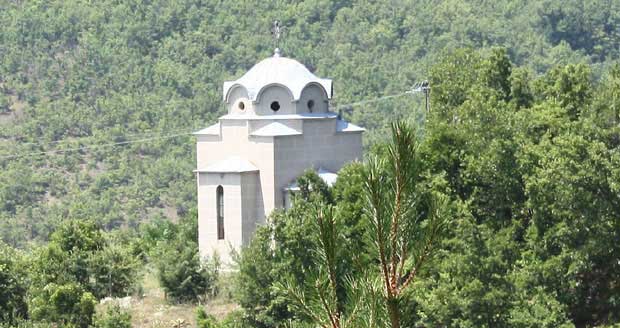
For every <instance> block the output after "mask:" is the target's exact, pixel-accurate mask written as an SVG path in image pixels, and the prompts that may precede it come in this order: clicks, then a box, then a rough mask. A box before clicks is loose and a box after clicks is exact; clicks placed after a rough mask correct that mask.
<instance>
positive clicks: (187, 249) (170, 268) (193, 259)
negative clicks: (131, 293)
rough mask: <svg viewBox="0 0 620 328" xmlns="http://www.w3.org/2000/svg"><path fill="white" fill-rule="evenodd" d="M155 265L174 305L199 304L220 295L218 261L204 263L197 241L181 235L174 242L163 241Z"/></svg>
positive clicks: (161, 282) (167, 294)
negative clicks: (193, 302)
mask: <svg viewBox="0 0 620 328" xmlns="http://www.w3.org/2000/svg"><path fill="white" fill-rule="evenodd" d="M196 230H197V229H196ZM155 263H156V266H157V276H158V278H159V282H160V284H161V286H162V288H163V289H164V291H165V292H166V297H169V298H170V299H171V300H173V301H176V302H180V301H197V300H201V299H205V298H206V297H208V296H213V295H215V293H216V292H217V290H216V288H215V282H216V280H217V277H218V264H217V261H216V260H215V259H212V260H207V259H201V258H200V254H199V252H198V243H197V242H196V240H195V239H188V238H186V237H185V236H184V235H183V234H181V233H179V234H178V235H177V236H175V237H174V239H172V240H167V241H162V242H161V243H160V244H159V246H158V250H157V253H156V260H155Z"/></svg>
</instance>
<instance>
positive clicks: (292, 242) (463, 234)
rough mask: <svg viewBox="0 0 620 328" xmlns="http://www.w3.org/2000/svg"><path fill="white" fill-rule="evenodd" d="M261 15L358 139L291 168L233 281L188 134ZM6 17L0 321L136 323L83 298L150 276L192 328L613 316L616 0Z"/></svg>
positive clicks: (248, 46)
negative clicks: (325, 157) (205, 245)
mask: <svg viewBox="0 0 620 328" xmlns="http://www.w3.org/2000/svg"><path fill="white" fill-rule="evenodd" d="M275 19H279V20H281V21H282V23H283V25H284V26H285V36H284V39H283V41H282V43H281V48H283V51H284V54H285V55H286V56H289V57H293V58H295V59H298V60H299V61H300V62H302V63H304V64H306V65H307V66H308V67H309V68H310V69H311V70H312V71H314V72H316V74H317V75H318V76H324V77H329V78H332V79H333V80H334V83H335V90H334V95H335V100H334V103H333V104H332V105H333V106H334V108H335V106H340V105H346V104H350V103H357V104H356V105H352V106H346V108H345V109H346V110H345V111H344V115H345V118H347V119H349V120H351V121H353V122H354V123H356V124H359V125H362V126H364V127H366V128H367V129H368V132H367V133H366V135H365V146H366V150H367V154H368V159H367V161H365V162H364V163H354V164H352V165H349V166H347V167H346V168H344V169H343V170H342V172H341V174H340V177H339V179H338V181H337V182H336V184H335V185H334V186H333V187H328V186H326V185H325V184H323V183H322V181H321V180H320V179H319V178H318V177H317V176H316V175H314V174H312V173H310V172H309V173H308V174H307V175H304V176H303V177H302V178H301V179H300V180H299V181H298V183H299V185H300V188H301V193H300V195H299V196H298V197H297V198H296V199H295V201H294V205H293V207H292V208H291V209H290V210H287V211H276V212H275V213H274V214H273V215H272V217H271V218H270V224H269V225H267V226H264V227H262V228H260V229H259V230H258V232H257V234H256V237H255V238H254V239H253V241H252V242H251V244H250V245H249V246H248V247H247V248H245V249H243V250H242V252H241V254H239V257H238V269H239V271H238V273H235V274H231V275H223V274H221V273H220V272H219V271H218V269H219V267H218V261H217V258H212V259H208V260H207V262H201V259H199V258H198V252H197V245H196V240H197V236H196V234H197V227H196V195H195V194H196V188H195V179H194V176H193V173H192V170H193V169H194V168H195V150H194V146H195V140H194V139H193V137H192V136H191V135H190V134H189V133H191V132H192V131H195V130H197V129H198V128H202V127H205V126H207V125H209V124H212V123H213V122H214V121H215V119H216V118H217V117H218V116H219V115H221V114H222V113H223V110H224V108H223V106H222V102H221V87H222V83H223V81H225V80H230V79H232V78H235V77H238V76H240V75H241V74H243V73H244V72H245V71H246V70H248V69H249V68H250V67H251V66H252V65H253V64H255V63H256V62H258V61H259V60H261V59H262V58H264V57H267V56H270V55H271V54H272V52H273V48H274V42H273V40H272V38H271V35H270V32H269V29H270V27H271V24H272V22H273V21H274V20H275ZM0 26H2V28H1V29H0V239H1V240H2V242H0V327H4V326H8V327H11V326H19V327H51V326H54V327H57V326H61V327H89V326H95V327H102V328H103V327H129V326H130V322H132V321H131V320H132V319H131V315H132V313H129V312H126V311H125V310H122V309H120V308H118V307H114V306H111V307H107V308H103V307H102V305H97V304H98V302H99V301H100V300H102V299H104V298H105V297H123V296H126V295H133V297H134V298H136V299H142V298H143V297H144V295H145V294H148V293H145V292H144V283H143V282H142V279H141V278H140V277H141V276H142V275H143V274H144V273H145V272H146V273H147V275H150V274H152V275H153V276H155V280H157V282H158V284H159V286H160V287H161V289H162V290H163V292H164V293H165V298H166V299H165V302H169V303H171V304H176V303H184V304H189V306H191V307H194V306H196V305H198V312H197V314H196V321H195V324H196V326H197V327H200V328H207V327H210V328H214V327H226V328H233V327H259V328H275V327H303V328H307V327H313V328H314V327H316V326H317V325H319V326H321V327H330V328H340V327H355V328H359V327H368V328H370V327H388V326H389V327H519V328H530V327H606V326H614V325H616V326H617V325H618V322H620V317H619V316H618V314H619V313H620V243H619V241H620V221H619V219H618V218H620V198H619V196H618V195H619V194H620V193H619V192H620V169H619V167H620V154H619V152H618V147H619V146H620V134H619V132H620V131H619V128H618V123H619V122H620V116H619V113H620V112H619V111H620V65H619V64H618V60H619V59H620V58H619V57H620V28H619V26H620V2H618V1H616V0H607V1H605V0H595V1H582V0H568V1H561V0H543V1H511V0H499V1H463V0H448V1H430V0H420V1H399V0H392V1H380V2H368V1H322V0H317V1H305V2H294V3H289V2H269V1H257V2H250V1H200V0H194V1H191V0H180V1H111V0H101V1H9V0H0ZM422 80H429V81H430V84H431V87H432V92H431V112H430V113H428V114H425V113H424V110H423V99H421V98H422V96H421V95H416V94H414V95H404V94H403V93H404V92H405V91H407V90H409V89H411V87H412V85H414V84H415V83H417V82H419V81H422ZM390 95H398V96H396V97H389V98H385V99H384V100H382V101H373V100H375V99H377V98H381V97H383V96H390ZM366 101H367V102H366ZM398 120H402V121H405V122H409V123H398V124H393V125H392V123H393V122H396V121H398ZM397 191H398V192H397ZM218 295H219V296H218ZM214 297H225V298H226V299H232V300H233V301H234V302H235V303H236V304H238V306H239V308H238V309H237V310H236V311H234V312H232V313H230V314H228V315H227V316H225V318H224V319H223V320H220V321H218V320H216V319H215V318H214V317H213V316H211V315H210V314H208V313H206V312H205V311H204V307H203V306H202V305H203V304H204V302H209V301H211V300H212V299H213V298H214ZM133 315H134V317H133V319H134V321H133V323H134V324H135V323H136V314H135V313H133ZM24 320H25V321H24ZM169 326H175V327H185V326H183V325H182V324H180V323H178V324H174V325H173V324H170V325H166V324H162V325H160V326H157V325H155V324H154V323H153V324H151V325H149V327H169ZM186 326H187V325H186Z"/></svg>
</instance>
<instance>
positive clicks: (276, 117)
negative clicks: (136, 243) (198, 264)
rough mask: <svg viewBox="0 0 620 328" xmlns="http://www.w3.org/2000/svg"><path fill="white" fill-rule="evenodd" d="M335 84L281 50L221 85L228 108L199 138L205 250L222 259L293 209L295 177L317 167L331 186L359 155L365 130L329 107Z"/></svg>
mask: <svg viewBox="0 0 620 328" xmlns="http://www.w3.org/2000/svg"><path fill="white" fill-rule="evenodd" d="M332 93H333V91H332V81H331V80H329V79H322V78H318V77H316V76H315V75H314V74H312V73H311V72H310V71H309V70H308V69H307V68H306V67H305V66H304V65H302V64H301V63H299V62H298V61H296V60H293V59H290V58H286V57H283V56H281V55H280V54H279V51H278V50H276V53H275V54H274V56H273V57H270V58H267V59H264V60H262V61H261V62H259V63H258V64H256V65H255V66H254V67H252V68H251V69H250V70H249V71H248V72H247V73H246V74H245V75H243V76H242V77H241V78H239V79H238V80H236V81H230V82H225V83H224V88H223V101H224V102H225V104H226V107H227V109H228V113H227V114H226V115H224V116H222V117H220V118H219V120H218V122H217V123H216V124H214V125H212V126H209V127H207V128H205V129H203V130H200V131H198V132H195V133H194V134H195V135H196V137H197V170H196V171H195V172H196V180H197V185H198V230H199V231H198V239H199V249H200V255H201V256H202V257H210V256H213V254H214V253H217V254H218V256H219V258H220V260H221V262H222V264H223V265H224V266H227V265H229V264H230V263H231V261H232V259H231V251H233V250H234V251H238V250H239V249H240V248H241V247H242V246H243V245H246V244H247V243H248V242H249V241H250V240H251V238H252V236H253V234H254V232H255V230H256V228H257V227H258V226H259V225H261V224H265V223H266V218H267V217H268V216H269V214H270V213H271V211H273V210H274V209H275V208H281V207H287V206H290V199H291V196H290V195H291V193H292V192H294V191H295V188H296V183H295V182H296V179H297V178H298V177H299V176H300V175H302V174H303V173H304V172H305V171H306V170H308V169H314V170H316V171H317V173H318V174H319V176H320V177H321V178H323V179H324V180H325V181H326V182H327V183H328V184H331V183H333V182H334V181H335V178H336V177H337V172H338V170H340V168H341V167H342V166H343V165H344V164H346V163H348V162H351V161H355V160H361V159H362V133H363V131H364V129H363V128H360V127H358V126H355V125H353V124H350V123H348V122H346V121H344V120H341V119H340V118H339V117H338V115H337V114H335V113H333V112H331V111H330V108H329V100H330V99H331V97H332Z"/></svg>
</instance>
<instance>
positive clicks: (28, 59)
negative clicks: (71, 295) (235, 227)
mask: <svg viewBox="0 0 620 328" xmlns="http://www.w3.org/2000/svg"><path fill="white" fill-rule="evenodd" d="M0 9H1V10H0V26H2V29H1V31H0V111H1V112H2V113H1V114H0V126H1V129H0V225H1V229H0V231H1V235H2V239H3V240H5V241H7V242H8V243H10V244H13V245H23V244H24V242H26V241H28V240H44V239H46V238H47V236H48V234H49V232H50V231H52V230H53V227H54V225H55V224H57V223H58V222H60V221H62V220H64V219H67V218H93V219H95V220H96V221H97V222H100V223H102V224H104V225H105V226H106V227H108V228H114V227H117V226H121V225H129V226H132V227H135V226H136V225H137V224H139V222H142V221H144V220H149V219H153V218H156V217H165V218H169V219H173V220H175V219H176V218H177V217H178V216H179V215H183V214H184V213H186V212H187V211H188V209H190V208H192V207H194V206H195V188H194V180H193V178H192V169H193V168H194V161H195V159H194V153H193V143H194V142H193V139H192V138H191V137H190V136H180V137H166V136H170V135H176V134H179V133H185V132H190V131H192V130H193V129H197V128H199V127H204V126H207V125H208V124H211V123H212V122H213V121H214V119H215V118H216V117H217V116H218V115H219V114H221V113H222V110H223V108H222V105H221V97H220V93H221V87H222V82H223V81H224V80H226V79H230V78H233V77H238V76H240V75H241V74H242V73H243V72H245V71H246V70H247V69H249V68H250V67H251V66H252V65H253V64H254V63H256V62H258V61H259V60H260V59H262V58H264V57H266V56H269V55H271V53H272V50H273V41H272V39H271V36H270V33H269V29H270V26H271V23H272V22H273V20H274V19H280V20H282V22H283V24H284V25H285V26H286V30H285V37H284V40H283V44H282V48H283V49H284V52H285V54H286V55H287V56H290V57H293V58H296V59H298V60H299V61H301V62H302V63H305V64H306V65H307V66H308V67H309V68H310V69H311V70H314V71H316V72H317V74H318V75H320V76H326V77H330V78H333V79H334V81H335V95H336V102H337V103H340V104H345V103H350V102H356V101H360V100H368V99H374V98H376V97H379V96H382V95H389V94H399V93H401V92H403V91H405V90H407V89H409V88H410V87H411V85H412V84H414V83H415V82H418V81H420V80H424V79H427V77H428V71H429V68H430V66H431V65H432V64H433V63H434V62H436V60H437V58H438V56H439V55H440V54H442V53H445V52H448V51H450V50H451V49H456V48H461V47H472V48H483V49H486V48H488V47H490V46H493V45H498V46H503V47H506V48H507V49H508V54H509V56H510V58H511V59H512V60H513V61H514V62H515V63H516V64H517V65H520V66H526V67H529V68H531V69H532V70H533V72H535V73H541V72H545V71H546V70H548V69H549V68H550V67H554V66H556V65H560V64H566V63H574V62H585V63H592V64H593V66H592V67H593V71H594V74H595V75H597V76H598V75H600V72H602V71H603V70H604V67H605V66H606V64H607V63H609V62H611V61H613V60H614V59H616V58H618V51H617V50H618V48H619V47H620V32H619V31H618V28H617V27H618V26H619V25H620V4H619V3H618V2H617V1H613V0H600V1H578V0H572V1H559V0H547V1H507V0H503V1H460V0H453V1H390V2H387V3H386V2H366V1H304V2H285V1H274V2H271V1H258V2H250V1H198V0H188V1H185V0H183V1H174V2H170V1H120V2H119V1H107V0H106V1H95V2H91V1H8V0H3V1H0ZM447 78H452V77H447ZM418 104H419V99H416V98H415V97H414V98H411V97H400V98H396V99H393V100H392V101H384V102H379V103H371V104H368V105H365V106H356V107H355V108H354V109H353V110H352V111H351V114H350V115H348V116H349V119H351V120H352V121H354V122H356V123H359V124H361V125H363V126H365V127H367V128H369V129H370V131H371V132H370V133H369V134H368V138H367V141H368V142H370V141H371V140H375V139H377V136H378V135H380V133H376V132H375V131H377V129H379V130H380V131H385V130H384V129H385V127H386V123H387V122H390V121H392V120H395V119H398V118H403V117H409V116H411V115H412V113H414V112H415V111H416V110H417V109H418V108H420V107H419V106H418ZM162 136H163V138H162V139H156V140H149V141H148V142H138V143H131V144H126V145H119V146H104V147H99V148H97V147H95V148H92V149H88V150H78V151H63V150H64V149H75V148H81V147H92V146H94V145H101V144H109V143H115V142H124V141H131V140H140V139H148V138H152V137H157V138H159V137H162Z"/></svg>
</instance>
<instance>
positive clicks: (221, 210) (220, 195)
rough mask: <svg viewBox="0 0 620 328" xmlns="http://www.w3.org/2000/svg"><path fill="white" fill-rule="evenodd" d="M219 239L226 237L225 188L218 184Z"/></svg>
mask: <svg viewBox="0 0 620 328" xmlns="http://www.w3.org/2000/svg"><path fill="white" fill-rule="evenodd" d="M216 194H217V197H216V198H217V200H216V201H217V239H220V240H221V239H224V188H223V187H222V186H217V191H216Z"/></svg>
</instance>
